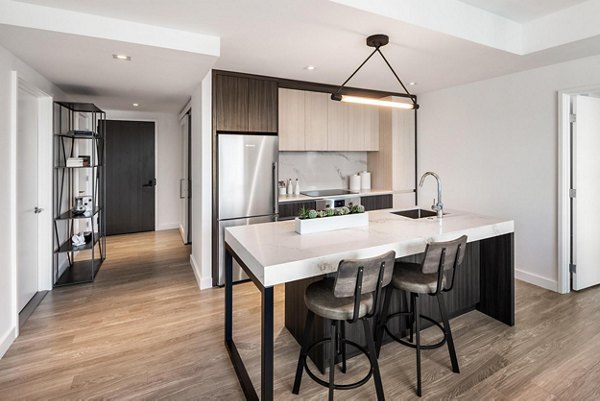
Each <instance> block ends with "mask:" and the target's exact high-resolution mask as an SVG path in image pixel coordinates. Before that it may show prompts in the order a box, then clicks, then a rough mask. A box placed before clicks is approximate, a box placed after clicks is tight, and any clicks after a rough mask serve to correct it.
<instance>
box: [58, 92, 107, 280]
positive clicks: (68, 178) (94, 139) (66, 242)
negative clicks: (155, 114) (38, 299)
mask: <svg viewBox="0 0 600 401" xmlns="http://www.w3.org/2000/svg"><path fill="white" fill-rule="evenodd" d="M54 105H55V106H56V107H58V110H55V111H54V113H53V117H54V118H55V119H57V120H58V121H57V122H56V121H55V124H54V130H55V132H54V134H53V137H54V144H53V147H54V151H53V153H54V163H55V166H54V175H53V191H54V199H53V208H52V209H53V213H54V219H53V225H54V230H53V231H54V232H53V241H54V258H53V285H54V287H58V286H62V285H70V284H78V283H85V282H91V281H94V279H95V277H96V274H97V273H98V271H99V269H100V266H101V265H102V262H103V261H104V260H105V258H106V230H105V227H106V220H105V213H104V205H105V203H106V199H105V195H106V191H105V184H106V183H105V177H104V164H105V152H104V140H105V137H106V127H105V126H104V125H102V124H100V122H101V121H104V120H106V113H105V112H104V111H102V110H101V109H99V108H98V107H96V106H95V105H93V104H91V103H70V102H54ZM63 112H66V113H67V114H66V120H67V121H66V124H64V125H63ZM76 113H85V114H87V115H89V116H90V117H91V125H92V129H93V130H95V131H94V134H93V135H90V136H83V135H78V134H77V133H76V132H74V131H73V129H74V126H75V116H76ZM57 114H58V115H57ZM76 140H83V141H91V155H90V156H91V159H90V165H89V166H85V167H67V166H66V161H67V158H68V157H72V156H73V155H74V149H75V143H76ZM67 149H68V151H67ZM80 169H87V170H91V173H90V175H91V177H92V188H91V194H89V196H91V198H92V214H91V215H89V216H84V215H81V216H78V215H73V214H72V213H71V209H72V208H73V206H74V205H73V199H74V196H75V194H74V192H73V191H74V181H75V179H76V177H75V176H76V174H75V173H74V172H75V171H79V170H80ZM65 196H66V197H68V202H67V210H66V211H63V210H62V208H61V207H62V204H63V202H64V201H65V199H64V197H65ZM75 220H88V221H89V222H90V228H91V232H92V239H91V241H90V242H89V243H88V244H86V245H85V246H83V247H81V248H73V247H72V246H71V236H72V235H73V234H74V221H75ZM95 221H96V223H95ZM59 222H66V225H65V226H64V227H62V229H59V227H58V226H59ZM95 225H97V229H98V231H96V230H95V228H94V226H95ZM59 231H64V233H63V236H61V235H60V233H59ZM96 245H98V251H96ZM81 251H90V258H89V259H83V260H78V261H76V260H75V252H81ZM60 254H66V257H67V262H68V267H67V269H66V270H65V272H63V273H62V274H61V275H59V270H60V263H61V258H60V257H59V255H60ZM88 270H89V275H88V274H87V272H88Z"/></svg>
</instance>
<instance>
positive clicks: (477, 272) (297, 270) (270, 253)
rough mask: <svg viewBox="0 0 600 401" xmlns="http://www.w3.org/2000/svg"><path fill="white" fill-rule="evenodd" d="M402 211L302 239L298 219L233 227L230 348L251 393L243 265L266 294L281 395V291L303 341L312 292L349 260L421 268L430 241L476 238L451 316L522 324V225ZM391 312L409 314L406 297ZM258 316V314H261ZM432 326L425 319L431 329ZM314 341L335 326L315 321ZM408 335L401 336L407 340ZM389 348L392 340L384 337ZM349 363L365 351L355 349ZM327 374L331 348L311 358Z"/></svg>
mask: <svg viewBox="0 0 600 401" xmlns="http://www.w3.org/2000/svg"><path fill="white" fill-rule="evenodd" d="M393 211H395V210H394V209H385V210H376V211H371V212H369V225H368V226H365V227H355V228H350V229H344V230H336V231H334V232H331V231H330V232H322V233H314V234H305V235H300V234H297V233H296V232H295V231H294V222H293V221H281V222H275V223H264V224H255V225H249V226H238V227H231V228H226V229H225V248H226V254H225V261H226V263H225V265H226V277H227V280H226V283H225V345H226V347H227V348H228V351H229V356H230V359H231V362H232V364H233V365H234V367H235V371H236V373H237V375H238V380H239V382H240V385H241V386H242V388H243V390H244V393H245V394H252V393H253V392H254V388H253V385H252V383H251V380H250V378H249V375H248V372H247V370H246V367H245V366H244V363H243V360H242V359H241V357H240V355H239V352H238V350H237V347H236V345H235V341H234V339H233V334H234V330H233V314H234V311H233V308H234V302H233V292H234V290H233V283H232V273H231V272H232V266H233V260H234V259H235V260H236V261H237V262H238V263H239V265H240V266H241V267H242V269H243V270H244V271H245V272H246V273H247V274H248V276H249V277H250V279H251V280H252V282H253V283H254V285H255V286H256V287H257V289H258V290H259V291H260V292H261V308H260V316H261V318H260V319H261V383H262V388H263V389H266V390H267V392H268V393H269V394H271V393H272V389H273V351H274V347H273V345H274V341H275V339H274V336H273V333H274V327H273V322H274V316H273V308H274V291H273V286H275V285H277V284H283V283H285V327H286V329H287V330H288V331H289V332H290V333H291V334H292V335H293V336H294V337H295V338H296V339H297V340H299V339H300V338H301V336H302V332H303V330H304V319H305V316H306V313H307V309H306V306H305V304H304V292H305V290H306V287H307V286H308V285H310V284H311V283H312V282H314V281H316V280H320V279H321V278H322V277H323V276H324V275H327V274H330V273H333V272H335V271H336V270H337V268H338V264H339V262H340V260H342V259H354V258H368V257H373V256H378V255H381V254H383V253H385V252H387V251H390V250H394V251H395V252H396V257H397V258H400V259H403V260H406V261H411V262H417V263H418V262H419V261H420V260H421V257H422V256H421V255H422V253H423V252H424V250H425V248H426V246H427V243H428V241H445V240H450V239H455V238H457V237H459V236H461V235H467V236H468V243H467V247H466V250H465V257H464V260H463V263H462V265H461V266H460V267H459V268H458V269H457V270H456V276H455V277H454V278H453V283H454V284H453V289H452V291H450V292H448V293H447V294H445V295H444V296H445V297H446V299H447V305H448V314H449V315H450V317H455V316H458V315H461V314H464V313H467V312H470V311H473V310H478V311H479V312H481V313H483V314H486V315H488V316H490V317H491V318H493V319H496V320H498V321H500V322H503V323H505V324H507V325H511V326H512V325H514V324H515V307H514V299H515V292H514V222H513V221H512V220H510V219H505V218H498V217H490V216H482V215H478V214H474V213H468V212H461V211H455V210H447V211H446V212H447V214H446V215H445V216H444V217H443V219H441V220H440V219H438V218H437V217H431V218H423V219H416V220H415V219H410V218H407V217H403V216H398V215H395V214H392V213H391V212H393ZM428 298H429V297H421V298H419V302H420V307H421V311H422V312H421V313H422V314H423V315H426V316H431V317H432V318H433V319H436V320H439V311H438V309H437V308H436V307H435V305H434V303H432V302H429V301H430V300H429V299H428ZM390 305H391V307H390V309H391V310H390V313H391V314H393V313H395V312H398V311H400V310H406V308H407V305H406V303H405V301H404V297H403V294H402V292H401V291H394V292H393V293H392V294H391V300H390ZM257 317H258V316H257ZM428 324H429V323H428V322H427V321H425V324H424V326H427V325H428ZM314 327H315V329H314V330H313V332H312V333H311V337H312V338H311V341H314V340H317V339H321V338H324V337H327V335H328V334H327V332H328V325H327V324H326V323H325V322H324V321H323V319H321V318H319V317H315V324H314ZM389 327H390V329H391V330H393V331H394V332H398V333H401V334H402V335H405V334H406V333H407V327H406V326H405V322H404V319H395V321H394V322H390V326H389ZM363 335H364V334H363V332H362V330H361V329H360V325H355V324H350V325H348V327H347V328H346V338H347V339H348V340H350V341H354V342H356V343H358V344H361V343H364V338H363V337H362V336H363ZM402 335H401V336H402ZM383 341H384V342H387V341H390V339H389V338H387V337H384V339H383ZM347 352H348V355H347V356H348V357H352V356H353V355H354V354H355V353H357V352H358V351H356V350H352V349H350V350H349V351H347ZM309 357H310V358H311V360H312V361H313V362H314V363H315V364H316V366H317V367H318V368H319V369H320V370H321V371H322V372H323V371H324V369H325V366H326V362H327V355H326V353H325V352H324V350H323V349H320V348H319V349H315V350H313V352H312V353H311V354H309Z"/></svg>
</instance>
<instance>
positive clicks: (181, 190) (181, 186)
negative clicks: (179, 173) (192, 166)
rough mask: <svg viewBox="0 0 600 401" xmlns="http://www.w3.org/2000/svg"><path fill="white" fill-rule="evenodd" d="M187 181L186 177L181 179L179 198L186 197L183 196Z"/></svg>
mask: <svg viewBox="0 0 600 401" xmlns="http://www.w3.org/2000/svg"><path fill="white" fill-rule="evenodd" d="M184 181H185V178H182V179H180V180H179V199H185V196H183V182H184Z"/></svg>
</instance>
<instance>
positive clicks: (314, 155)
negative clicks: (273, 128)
mask: <svg viewBox="0 0 600 401" xmlns="http://www.w3.org/2000/svg"><path fill="white" fill-rule="evenodd" d="M366 169H367V152H280V153H279V179H280V180H286V181H287V179H288V178H291V179H292V180H295V179H296V178H298V179H299V180H300V190H301V191H308V190H313V189H337V188H348V176H349V175H352V174H356V173H358V172H360V171H363V170H366Z"/></svg>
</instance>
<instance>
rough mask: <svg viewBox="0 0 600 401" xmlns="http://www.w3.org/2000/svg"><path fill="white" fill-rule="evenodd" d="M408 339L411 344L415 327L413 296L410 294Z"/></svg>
mask: <svg viewBox="0 0 600 401" xmlns="http://www.w3.org/2000/svg"><path fill="white" fill-rule="evenodd" d="M409 325H410V329H409V337H408V340H409V341H410V342H411V343H412V342H413V332H414V327H415V294H413V293H412V292H411V293H410V316H409Z"/></svg>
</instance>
